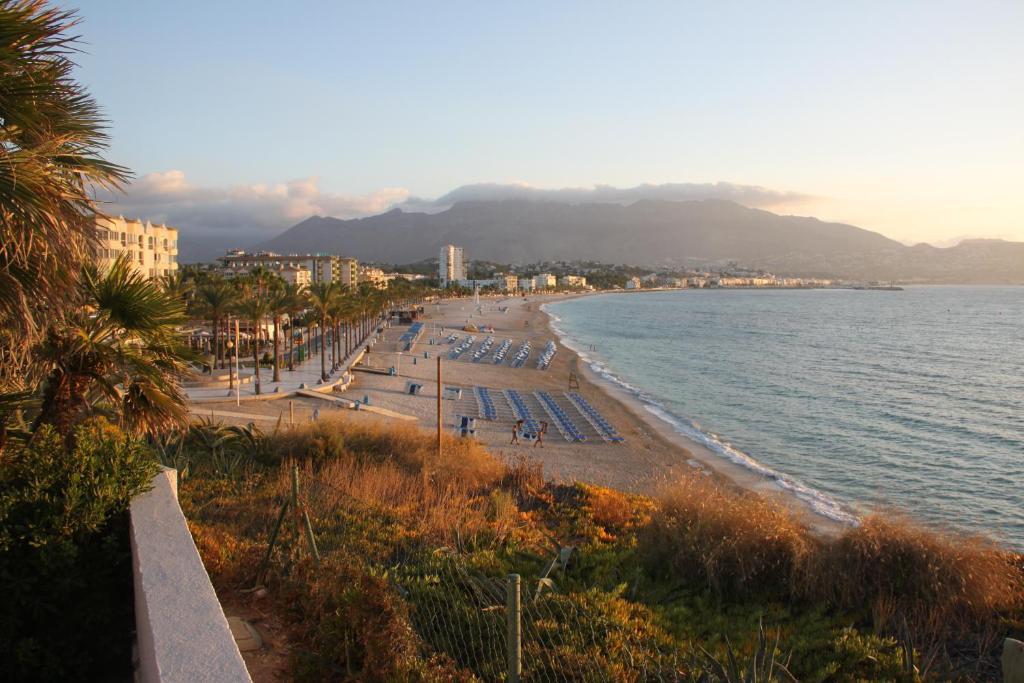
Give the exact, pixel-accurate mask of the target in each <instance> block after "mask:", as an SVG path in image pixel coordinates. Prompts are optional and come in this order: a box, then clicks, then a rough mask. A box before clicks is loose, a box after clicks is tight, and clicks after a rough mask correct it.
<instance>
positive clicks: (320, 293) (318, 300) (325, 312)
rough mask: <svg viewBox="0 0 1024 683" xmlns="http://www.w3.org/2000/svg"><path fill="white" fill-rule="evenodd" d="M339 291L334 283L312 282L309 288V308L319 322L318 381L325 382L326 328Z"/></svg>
mask: <svg viewBox="0 0 1024 683" xmlns="http://www.w3.org/2000/svg"><path fill="white" fill-rule="evenodd" d="M340 296H341V289H340V288H339V286H338V284H337V283H336V282H314V283H313V284H312V285H310V287H309V307H310V308H311V309H312V312H313V315H314V316H315V317H316V319H317V320H318V321H319V322H320V379H321V380H322V381H324V382H326V381H327V377H328V375H327V326H328V324H329V323H330V321H331V320H332V316H333V315H334V313H335V306H336V305H337V300H338V299H339V298H340Z"/></svg>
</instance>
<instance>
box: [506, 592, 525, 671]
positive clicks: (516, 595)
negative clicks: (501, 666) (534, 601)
mask: <svg viewBox="0 0 1024 683" xmlns="http://www.w3.org/2000/svg"><path fill="white" fill-rule="evenodd" d="M519 585H520V581H519V574H509V575H508V577H507V580H506V584H505V626H506V630H505V648H506V651H507V654H508V678H507V679H506V680H507V681H508V683H519V677H520V676H521V675H522V673H523V641H522V633H521V631H520V626H521V622H520V619H521V615H522V605H521V604H520V592H519Z"/></svg>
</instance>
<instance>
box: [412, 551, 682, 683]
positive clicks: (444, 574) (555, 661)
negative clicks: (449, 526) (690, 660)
mask: <svg viewBox="0 0 1024 683" xmlns="http://www.w3.org/2000/svg"><path fill="white" fill-rule="evenodd" d="M396 582H397V584H398V585H399V587H400V590H401V591H402V594H403V596H404V597H405V598H406V600H408V602H409V603H410V606H411V614H412V619H413V625H414V627H415V628H416V630H417V632H419V634H420V636H421V637H422V638H423V639H424V640H425V641H426V642H427V644H429V645H430V646H431V647H432V648H434V649H435V650H437V651H438V652H443V653H445V654H447V655H448V656H449V657H451V658H452V659H453V660H454V661H455V662H456V663H458V665H459V666H461V667H463V668H465V669H468V670H470V671H472V672H473V673H475V674H476V675H478V676H480V677H481V678H483V679H484V680H487V681H503V680H506V681H610V680H615V681H676V680H681V679H682V674H681V667H680V660H679V655H678V653H677V652H675V651H674V648H673V647H672V646H671V643H669V642H667V640H665V639H664V637H663V636H661V635H660V634H659V633H656V632H652V631H651V630H650V629H649V628H647V629H645V628H644V627H643V624H645V623H646V622H642V621H640V620H632V619H630V615H629V614H628V610H629V608H628V606H626V603H625V602H624V601H620V600H615V599H614V598H609V597H608V596H607V595H606V594H602V593H599V592H597V591H594V592H583V593H560V592H558V591H557V590H554V589H553V588H552V587H551V585H550V583H549V582H545V581H542V580H539V579H529V578H526V577H520V576H519V575H516V574H512V575H509V576H505V577H500V578H498V577H493V576H487V575H485V574H482V573H471V572H470V571H468V570H467V569H465V568H464V567H462V566H461V565H460V564H459V562H458V561H457V559H455V558H450V557H439V558H437V560H436V561H435V562H434V566H433V567H431V568H430V571H429V572H422V571H420V572H418V573H415V574H413V573H407V574H405V575H401V574H399V575H398V576H396ZM623 611H626V612H627V613H625V614H624V613H623Z"/></svg>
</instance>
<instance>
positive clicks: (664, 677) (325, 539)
mask: <svg viewBox="0 0 1024 683" xmlns="http://www.w3.org/2000/svg"><path fill="white" fill-rule="evenodd" d="M297 480H298V471H297V468H293V470H292V478H291V482H290V487H289V488H290V490H289V491H288V494H286V496H285V498H286V501H289V500H290V501H291V502H290V504H289V503H288V502H286V503H285V504H284V505H283V507H282V509H281V512H280V514H279V516H278V518H277V525H276V526H275V527H274V533H273V534H272V536H271V542H273V539H274V538H275V537H276V536H277V530H278V529H279V528H280V527H281V526H282V521H283V520H284V519H285V518H286V516H288V517H290V516H291V515H294V516H295V521H294V523H293V526H294V533H295V534H296V535H297V536H299V537H300V538H301V541H305V542H308V548H309V551H310V552H311V553H313V554H316V553H317V552H318V546H319V552H327V553H330V552H331V551H333V550H334V549H336V548H339V547H342V546H344V544H345V538H344V533H341V534H339V533H338V531H337V530H335V531H334V532H331V531H329V530H328V529H323V528H320V529H318V530H314V529H312V528H311V527H310V523H309V521H308V520H309V516H308V515H307V514H306V511H305V508H306V506H307V505H310V506H311V507H312V508H313V509H315V510H316V511H317V513H318V514H317V516H318V517H320V518H321V519H324V518H325V517H330V516H332V515H338V514H339V513H340V512H341V511H342V510H345V511H347V512H349V513H352V512H355V513H356V517H358V516H360V515H361V514H364V513H365V514H368V513H369V512H370V506H367V505H366V504H365V503H363V502H361V501H359V500H357V499H355V498H353V497H352V496H351V495H349V494H348V493H346V492H345V491H343V490H341V489H340V488H337V487H335V486H332V485H331V484H330V483H328V482H326V481H324V480H323V479H318V478H311V479H310V480H308V481H305V482H303V485H302V487H301V488H302V490H301V491H300V490H299V487H298V484H297ZM286 512H290V515H286ZM349 519H351V517H349ZM314 536H315V538H314ZM301 541H300V542H301ZM304 545H305V544H304ZM564 552H565V551H564V550H563V553H564ZM270 555H271V550H270V549H268V552H267V555H266V558H265V559H266V560H269V558H270ZM565 561H566V558H565V556H563V555H560V557H559V558H557V559H556V560H555V561H554V562H552V564H551V566H550V567H549V569H548V572H545V576H544V577H526V576H520V575H518V574H511V575H507V576H506V575H501V574H499V572H498V570H494V571H488V570H486V569H479V568H472V567H469V566H467V564H466V561H465V558H463V557H462V556H460V555H458V554H457V553H455V552H446V551H437V552H435V553H433V554H431V555H429V556H428V557H425V558H424V557H418V558H417V561H416V562H406V563H401V562H400V563H398V565H397V566H392V567H389V568H388V571H387V573H388V576H389V578H390V580H391V581H392V583H393V584H394V586H395V588H396V590H397V591H398V592H399V593H400V594H401V596H402V597H403V599H404V600H405V601H406V602H407V603H408V605H409V613H410V617H411V620H412V625H413V628H414V629H415V630H416V632H417V633H418V634H419V636H420V637H421V638H422V640H423V642H424V643H425V644H426V645H427V646H428V647H429V648H430V649H431V650H433V651H434V652H436V653H439V654H443V655H447V657H450V658H451V660H452V661H453V662H454V663H455V664H456V665H457V666H458V667H460V668H462V669H465V670H468V671H471V672H472V673H473V674H475V675H476V676H478V677H479V678H481V679H483V680H484V681H510V682H518V681H524V682H526V681H530V682H532V681H627V682H629V681H633V682H641V681H678V680H682V679H683V675H682V666H681V658H680V653H679V651H678V649H677V648H676V647H675V645H674V643H673V642H672V641H671V639H670V638H669V637H668V636H667V635H666V634H665V633H664V632H662V631H660V630H659V629H657V628H656V627H654V626H653V625H652V624H651V620H650V618H649V615H638V614H637V613H636V612H637V611H638V610H641V609H642V608H640V607H638V606H636V605H634V604H633V603H630V602H628V601H626V600H621V599H618V598H617V597H616V596H614V595H609V594H608V593H606V592H602V591H597V590H594V591H579V592H562V591H559V590H558V589H557V587H556V585H555V583H554V582H553V581H551V580H550V579H549V578H547V577H546V575H547V574H548V573H550V572H551V571H552V569H553V568H555V567H558V566H563V565H564V563H565Z"/></svg>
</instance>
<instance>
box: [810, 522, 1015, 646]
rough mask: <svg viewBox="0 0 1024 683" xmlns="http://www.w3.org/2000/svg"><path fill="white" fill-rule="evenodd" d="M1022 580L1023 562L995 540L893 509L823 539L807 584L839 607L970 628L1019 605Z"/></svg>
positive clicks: (920, 622) (882, 619)
mask: <svg viewBox="0 0 1024 683" xmlns="http://www.w3.org/2000/svg"><path fill="white" fill-rule="evenodd" d="M1022 586H1024V576H1022V573H1021V570H1020V567H1019V566H1018V565H1017V563H1015V562H1014V560H1013V557H1012V556H1011V555H1010V554H1009V553H1007V552H1006V551H1004V550H1001V549H1000V548H998V547H997V546H995V545H994V544H993V543H992V542H991V541H988V540H986V539H982V538H980V537H977V536H963V535H959V534H951V533H945V534H941V535H940V534H938V533H936V532H935V531H932V530H930V529H926V528H923V527H921V526H919V525H916V524H914V523H913V522H911V521H909V520H906V519H903V518H900V517H899V516H897V515H893V514H887V515H886V516H884V517H883V516H881V515H873V516H870V517H867V518H866V519H864V520H863V522H862V523H861V525H860V526H859V527H857V528H855V529H851V530H850V531H848V532H846V533H845V534H843V535H842V536H840V537H839V538H838V539H836V540H835V541H833V542H831V543H829V544H827V545H824V546H823V547H822V548H821V549H820V551H819V552H818V553H816V554H815V555H814V557H813V558H812V562H811V563H810V565H809V567H808V571H807V581H806V584H805V588H806V590H807V592H808V594H809V595H810V596H812V597H815V598H817V599H821V600H825V601H827V602H828V603H830V604H833V605H836V606H837V607H840V608H846V609H856V608H858V607H864V606H870V607H871V608H872V610H873V612H874V614H875V617H876V619H875V620H876V621H879V622H886V621H893V620H895V619H896V618H906V619H907V620H908V621H909V622H912V623H915V624H917V625H919V626H924V627H926V628H928V629H930V630H939V629H946V630H950V629H952V630H958V629H962V628H972V627H973V626H974V625H975V624H978V623H982V622H985V621H989V620H991V619H993V618H994V617H995V616H996V615H997V614H999V613H1006V612H1009V611H1012V610H1016V609H1019V608H1020V607H1021V603H1022V597H1024V592H1022ZM897 615H898V616H897ZM876 626H879V627H881V628H885V627H886V626H890V627H895V626H896V624H886V623H879V624H876Z"/></svg>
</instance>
